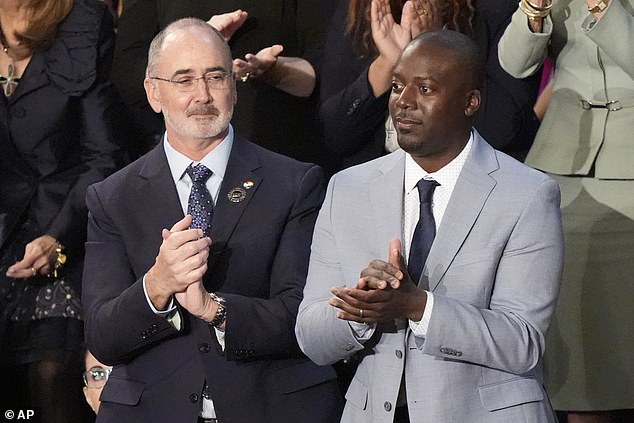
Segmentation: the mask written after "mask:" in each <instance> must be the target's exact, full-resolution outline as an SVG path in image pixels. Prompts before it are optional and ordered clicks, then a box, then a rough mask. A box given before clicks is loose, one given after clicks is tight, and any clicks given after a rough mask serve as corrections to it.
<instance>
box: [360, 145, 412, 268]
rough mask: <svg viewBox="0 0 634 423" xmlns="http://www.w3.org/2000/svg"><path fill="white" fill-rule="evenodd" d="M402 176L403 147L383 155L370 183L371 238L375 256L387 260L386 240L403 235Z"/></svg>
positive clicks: (403, 171) (403, 168)
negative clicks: (384, 156) (372, 231)
mask: <svg viewBox="0 0 634 423" xmlns="http://www.w3.org/2000/svg"><path fill="white" fill-rule="evenodd" d="M404 178H405V153H404V152H403V151H402V150H397V151H396V152H394V153H392V154H390V155H389V156H386V158H385V160H384V161H383V163H382V165H381V167H379V168H378V169H377V170H376V171H375V173H374V175H373V177H372V180H371V181H368V182H369V184H370V199H371V200H370V201H371V204H372V217H373V222H372V223H373V227H374V228H375V231H374V235H375V236H374V240H373V241H374V242H373V243H372V244H371V245H376V246H377V247H376V248H377V250H376V251H375V254H378V257H377V258H380V259H382V260H387V256H388V247H389V242H390V240H392V239H396V238H398V239H400V238H401V236H402V226H403V225H402V220H403V183H404V182H403V179H404Z"/></svg>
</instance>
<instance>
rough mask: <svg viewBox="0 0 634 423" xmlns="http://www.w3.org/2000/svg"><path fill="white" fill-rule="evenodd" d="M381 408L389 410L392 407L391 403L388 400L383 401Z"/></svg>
mask: <svg viewBox="0 0 634 423" xmlns="http://www.w3.org/2000/svg"><path fill="white" fill-rule="evenodd" d="M383 408H385V411H390V410H391V409H392V403H390V402H389V401H385V402H384V403H383Z"/></svg>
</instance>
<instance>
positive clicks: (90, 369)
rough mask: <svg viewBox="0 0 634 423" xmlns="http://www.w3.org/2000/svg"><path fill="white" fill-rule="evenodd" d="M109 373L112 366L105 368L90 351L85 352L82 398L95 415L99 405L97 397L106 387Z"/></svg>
mask: <svg viewBox="0 0 634 423" xmlns="http://www.w3.org/2000/svg"><path fill="white" fill-rule="evenodd" d="M111 371H112V366H106V365H105V364H103V363H102V362H100V361H99V360H97V359H96V358H95V356H94V355H92V353H91V352H90V351H88V350H86V353H85V355H84V374H83V380H84V396H85V397H86V402H87V403H88V405H89V406H90V408H91V409H92V411H94V412H95V414H97V413H98V412H99V406H100V405H101V401H100V400H99V395H101V391H102V390H103V387H104V386H106V382H108V377H109V376H110V372H111Z"/></svg>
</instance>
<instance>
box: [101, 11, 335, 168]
mask: <svg viewBox="0 0 634 423" xmlns="http://www.w3.org/2000/svg"><path fill="white" fill-rule="evenodd" d="M322 12H323V11H322V8H321V4H320V3H319V2H314V1H310V0H274V1H265V2H263V1H259V0H214V1H210V0H194V1H187V2H180V1H178V2H177V1H171V0H126V1H124V3H123V13H122V15H121V17H120V20H119V32H118V39H117V45H116V49H115V58H114V68H113V82H114V83H115V85H116V86H117V88H118V89H119V91H120V93H121V95H122V97H123V99H124V102H125V103H126V105H127V107H128V110H129V112H130V114H131V116H132V117H133V118H134V121H135V123H136V126H137V127H138V128H139V131H140V134H141V135H140V137H139V140H140V141H139V143H140V144H141V145H138V147H137V149H138V153H139V154H142V153H145V152H147V151H148V150H149V148H151V147H152V146H154V145H155V144H156V143H157V142H158V140H160V137H161V136H162V134H163V130H164V128H163V122H162V119H161V116H160V115H159V114H156V113H154V112H153V111H152V109H151V108H150V106H149V104H148V102H147V99H146V97H145V93H144V91H143V78H144V76H145V74H144V72H145V67H146V65H147V52H148V48H149V45H150V42H151V41H152V38H154V36H155V35H156V34H157V33H158V32H159V30H161V29H162V28H164V27H165V26H166V25H167V24H169V23H170V22H173V21H175V20H177V19H179V18H183V17H188V16H193V17H197V18H200V19H205V20H207V19H210V18H212V17H215V16H218V15H224V14H231V13H238V14H241V15H239V16H240V18H239V19H238V20H237V22H235V25H233V26H231V28H230V30H229V31H223V28H220V27H218V26H217V23H215V22H214V20H213V19H211V20H210V21H209V22H210V23H211V24H212V25H213V26H215V27H216V28H217V29H219V30H221V31H222V32H223V35H225V38H227V39H228V41H229V46H230V48H231V52H232V55H233V57H234V59H236V60H234V72H235V73H236V76H237V78H238V82H239V84H238V98H239V99H240V100H239V101H238V104H237V106H236V109H235V113H234V118H233V120H232V124H233V125H234V126H235V128H236V131H237V132H239V133H241V134H243V135H244V136H246V137H247V138H249V139H250V140H251V141H253V142H255V143H256V144H259V145H261V146H263V147H265V148H267V149H270V150H273V151H276V152H278V153H281V154H284V155H286V156H289V157H293V158H295V159H298V160H301V161H307V162H313V163H317V164H321V165H324V166H326V167H327V166H328V160H329V158H328V156H327V154H326V153H325V148H324V147H323V144H322V143H321V141H320V138H319V136H318V133H317V124H316V122H315V111H316V100H317V96H316V94H315V90H314V88H315V86H316V81H317V75H316V73H315V67H316V60H317V58H318V56H319V53H320V49H321V46H322V38H323V27H324V18H323V15H322Z"/></svg>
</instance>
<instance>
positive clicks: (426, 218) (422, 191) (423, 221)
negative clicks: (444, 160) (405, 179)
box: [407, 179, 440, 284]
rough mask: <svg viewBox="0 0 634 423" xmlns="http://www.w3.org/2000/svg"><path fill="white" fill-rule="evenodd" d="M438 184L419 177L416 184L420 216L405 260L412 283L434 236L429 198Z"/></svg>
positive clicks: (417, 280)
mask: <svg viewBox="0 0 634 423" xmlns="http://www.w3.org/2000/svg"><path fill="white" fill-rule="evenodd" d="M438 185H440V184H439V183H438V182H436V181H434V180H433V179H421V180H420V181H418V184H416V187H417V188H418V196H419V199H420V216H419V218H418V223H417V224H416V228H415V229H414V235H413V236H412V243H411V246H410V249H409V260H408V261H407V272H408V273H409V276H410V277H411V278H412V280H413V281H414V283H416V284H417V283H418V282H419V281H420V277H421V274H422V272H423V266H424V265H425V262H426V261H427V256H428V255H429V250H431V244H432V243H433V242H434V238H435V237H436V222H435V221H434V214H433V213H432V210H431V200H432V196H433V195H434V189H436V187H437V186H438Z"/></svg>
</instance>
